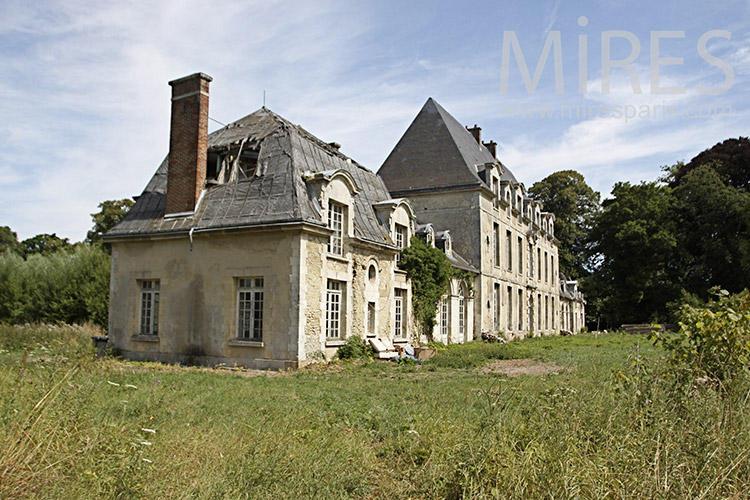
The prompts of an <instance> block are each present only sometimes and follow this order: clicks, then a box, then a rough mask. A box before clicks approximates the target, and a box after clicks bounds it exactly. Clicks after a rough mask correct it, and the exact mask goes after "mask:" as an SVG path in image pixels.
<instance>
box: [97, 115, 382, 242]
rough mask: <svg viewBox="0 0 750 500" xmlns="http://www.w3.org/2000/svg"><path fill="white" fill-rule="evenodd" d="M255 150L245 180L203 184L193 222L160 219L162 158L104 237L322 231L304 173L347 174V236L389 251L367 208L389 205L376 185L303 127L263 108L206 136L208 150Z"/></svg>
mask: <svg viewBox="0 0 750 500" xmlns="http://www.w3.org/2000/svg"><path fill="white" fill-rule="evenodd" d="M230 147H234V148H235V149H236V148H237V147H243V148H257V149H259V155H258V167H257V170H256V173H255V175H253V176H251V177H250V178H242V179H238V178H237V177H238V176H233V177H232V179H233V180H230V181H228V182H225V183H220V184H216V185H209V186H208V187H207V188H206V190H205V191H204V194H203V198H202V199H201V200H200V201H199V203H198V206H197V208H196V212H195V213H194V214H193V215H192V216H185V217H168V218H165V217H164V214H165V209H166V190H167V171H168V169H169V161H168V158H167V159H165V160H164V161H163V162H162V163H161V165H160V166H159V168H158V169H157V171H156V173H155V174H154V176H153V177H152V178H151V181H150V182H149V183H148V185H147V186H146V189H144V191H143V193H142V194H141V195H140V196H139V197H138V199H137V201H136V203H135V205H134V206H133V208H132V209H131V210H130V212H129V213H128V215H127V216H126V217H125V218H124V219H123V220H122V222H120V223H119V224H118V225H117V226H115V227H114V228H113V229H112V230H111V231H110V232H109V233H107V235H106V237H108V238H114V237H123V236H146V235H154V234H166V233H173V232H187V231H190V230H191V229H192V230H194V231H196V232H199V231H203V230H213V229H225V228H226V229H230V228H241V227H250V226H260V225H267V224H275V223H289V222H306V223H311V224H316V225H319V226H322V227H326V226H327V224H326V221H324V220H323V219H322V217H321V213H320V210H319V207H317V206H316V205H317V200H314V199H313V196H312V195H311V194H310V192H309V191H308V188H307V184H306V183H305V181H304V179H303V174H304V173H305V172H308V173H309V172H313V173H315V172H326V171H334V170H338V169H343V170H346V171H347V172H348V173H349V174H351V176H352V177H353V179H354V181H355V183H356V185H357V188H358V189H359V192H358V193H357V194H356V195H355V196H354V198H353V205H354V232H355V236H356V237H359V238H361V239H363V240H367V241H371V242H375V243H383V244H389V245H392V244H393V242H392V241H391V240H390V238H389V236H388V235H387V231H386V230H385V228H383V227H382V226H381V223H380V222H379V220H378V218H377V216H376V214H375V212H374V210H373V208H372V205H373V204H374V203H377V202H379V201H383V200H387V199H390V198H391V196H390V194H389V193H388V190H387V189H386V187H385V184H384V183H383V181H382V180H381V179H380V178H379V177H378V176H377V175H375V174H374V173H373V172H371V171H370V170H367V169H366V168H364V167H363V166H361V165H359V164H358V163H356V162H355V161H353V160H352V159H350V158H348V157H347V156H346V155H344V154H342V153H340V152H339V151H337V150H336V149H334V148H333V147H332V146H330V145H329V144H327V143H325V142H323V141H322V140H320V139H318V138H317V137H315V136H313V135H312V134H310V133H309V132H307V131H306V130H305V129H303V128H302V127H300V126H298V125H294V124H292V123H291V122H289V121H287V120H285V119H284V118H282V117H280V116H279V115H277V114H276V113H273V112H272V111H270V110H269V109H267V108H265V107H263V108H261V109H259V110H258V111H256V112H254V113H252V114H250V115H248V116H246V117H244V118H241V119H239V120H237V121H235V122H233V123H231V124H229V125H227V126H225V127H223V128H221V129H219V130H217V131H215V132H213V133H211V134H209V136H208V149H209V151H217V150H222V149H228V148H230Z"/></svg>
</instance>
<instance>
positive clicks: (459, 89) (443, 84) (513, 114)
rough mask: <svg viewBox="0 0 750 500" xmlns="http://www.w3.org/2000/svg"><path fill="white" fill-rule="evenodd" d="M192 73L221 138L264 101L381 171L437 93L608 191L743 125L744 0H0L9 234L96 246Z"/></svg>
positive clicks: (511, 160) (527, 151) (0, 137)
mask: <svg viewBox="0 0 750 500" xmlns="http://www.w3.org/2000/svg"><path fill="white" fill-rule="evenodd" d="M545 46H546V48H547V49H548V50H547V51H546V53H547V57H546V61H545V58H544V57H543V56H544V54H545V50H543V49H545ZM519 54H520V56H521V57H520V58H519ZM519 59H522V61H523V62H520V61H519ZM542 63H544V64H542ZM524 69H525V70H526V71H525V72H524ZM199 71H200V72H204V73H207V74H209V75H210V76H212V77H213V82H212V83H211V89H210V94H211V97H210V110H209V115H210V117H211V119H212V120H215V121H212V122H211V126H210V130H215V129H216V128H218V127H220V125H218V123H230V122H232V121H234V120H237V119H239V118H241V117H243V116H245V115H247V114H249V113H251V112H253V111H255V110H257V109H258V108H260V107H261V106H263V104H264V96H265V104H266V106H267V107H268V108H270V109H271V110H272V111H274V112H276V113H278V114H280V115H281V116H283V117H285V118H287V119H288V120H290V121H292V122H294V123H297V124H299V125H301V126H302V127H304V128H305V129H307V130H308V131H310V132H311V133H313V134H314V135H316V136H317V137H319V138H321V139H322V140H324V141H326V142H332V141H335V142H338V143H340V144H342V148H341V151H342V152H343V153H344V154H347V155H348V156H350V157H352V158H353V159H354V160H356V161H357V162H359V163H360V164H362V165H364V166H366V167H367V168H369V169H371V170H373V171H377V170H378V168H379V167H380V165H381V164H382V163H383V161H384V160H385V158H386V157H387V156H388V154H389V153H390V151H391V150H392V149H393V147H394V146H395V145H396V143H397V142H398V140H399V138H400V137H401V135H402V134H403V133H404V132H405V131H406V129H407V128H408V126H409V124H410V123H411V121H412V120H413V119H414V117H415V116H416V115H417V113H418V112H419V110H420V109H421V107H422V106H423V104H424V103H425V101H426V100H427V99H428V98H429V97H433V98H434V99H436V100H437V101H438V102H439V103H440V104H441V105H442V106H443V107H444V108H445V109H447V110H448V111H449V112H450V113H451V114H452V115H453V116H454V117H455V118H456V119H457V120H458V121H459V122H461V123H463V124H465V125H468V126H472V125H474V124H478V125H479V126H480V127H482V137H483V139H484V140H485V141H489V140H494V141H496V142H497V143H498V158H499V159H500V160H501V161H502V163H503V164H504V165H505V166H506V167H508V168H510V169H511V170H512V172H513V173H514V174H515V176H516V178H517V179H518V180H519V181H521V182H523V183H524V185H525V186H526V187H527V188H529V187H530V186H531V185H532V184H533V183H534V182H536V181H539V180H541V179H543V178H544V177H546V176H547V175H549V174H551V173H553V172H556V171H559V170H567V169H573V170H577V171H578V172H580V173H582V174H583V175H584V177H585V179H586V181H587V183H588V184H589V185H590V186H591V187H593V188H594V189H595V190H597V191H599V192H600V193H601V194H602V197H606V196H607V195H608V194H609V193H610V191H611V189H612V186H613V185H614V184H615V183H616V182H620V181H627V182H632V183H637V182H641V181H653V180H656V179H657V178H658V177H659V176H660V175H661V174H662V172H661V166H663V165H671V164H674V163H675V162H677V161H680V160H684V161H689V160H690V159H691V158H692V157H694V156H695V155H696V154H697V153H699V152H701V151H703V150H705V149H708V148H710V147H711V146H713V145H714V144H716V143H717V142H720V141H723V140H725V139H728V138H731V137H735V138H736V137H739V136H748V135H750V85H749V81H750V0H736V1H735V0H724V1H722V2H684V1H673V0H665V1H661V2H621V1H614V0H601V1H594V2H579V1H565V2H563V1H561V0H542V1H537V2H531V1H497V0H496V1H470V2H466V1H462V2H459V1H421V0H412V1H409V2H404V1H399V2H396V1H390V0H379V1H377V2H375V1H360V0H346V1H339V0H308V1H306V2H302V1H277V0H261V1H255V0H248V1H243V0H232V1H215V2H210V1H205V0H201V1H197V0H160V1H158V2H154V1H138V0H133V1H128V0H118V1H107V0H96V1H83V0H80V1H78V0H67V1H47V0H36V1H34V2H29V1H28V0H21V1H16V0H3V2H2V3H0V118H2V119H0V226H10V227H11V229H12V230H14V231H16V232H17V233H18V237H19V239H20V240H23V239H26V238H29V237H32V236H34V235H36V234H40V233H56V234H57V235H58V236H61V237H66V238H69V239H70V240H71V241H80V240H82V239H83V238H85V236H86V231H87V230H89V229H90V228H91V226H92V221H91V214H92V213H94V212H96V211H97V205H98V204H99V203H100V202H101V201H104V200H111V199H122V198H128V197H132V196H136V195H138V194H140V192H141V191H142V190H143V188H144V187H145V186H146V184H147V183H148V181H149V179H150V178H151V176H152V175H153V173H154V171H155V170H156V168H157V167H158V165H159V163H160V162H161V161H162V159H163V158H164V157H165V156H166V154H167V152H168V147H169V146H168V143H169V113H170V91H171V89H170V87H169V85H168V84H167V82H169V81H170V80H173V79H176V78H179V77H182V76H186V75H189V74H192V73H196V72H199Z"/></svg>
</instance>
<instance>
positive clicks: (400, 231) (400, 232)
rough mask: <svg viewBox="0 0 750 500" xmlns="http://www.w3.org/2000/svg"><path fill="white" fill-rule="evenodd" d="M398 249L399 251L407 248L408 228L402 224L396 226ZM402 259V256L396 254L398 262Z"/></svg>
mask: <svg viewBox="0 0 750 500" xmlns="http://www.w3.org/2000/svg"><path fill="white" fill-rule="evenodd" d="M396 247H398V249H399V251H401V250H402V249H404V248H406V226H402V225H401V224H396ZM400 258H401V254H400V253H397V254H396V262H398V261H399V259H400Z"/></svg>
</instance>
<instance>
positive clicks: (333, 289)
mask: <svg viewBox="0 0 750 500" xmlns="http://www.w3.org/2000/svg"><path fill="white" fill-rule="evenodd" d="M343 288H344V286H343V283H341V282H340V281H335V280H328V291H327V294H326V338H329V339H340V338H342V328H341V312H342V306H343V293H342V292H343Z"/></svg>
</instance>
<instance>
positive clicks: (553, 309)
mask: <svg viewBox="0 0 750 500" xmlns="http://www.w3.org/2000/svg"><path fill="white" fill-rule="evenodd" d="M555 316H557V311H556V310H555V298H554V297H552V329H553V330H554V329H555Z"/></svg>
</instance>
